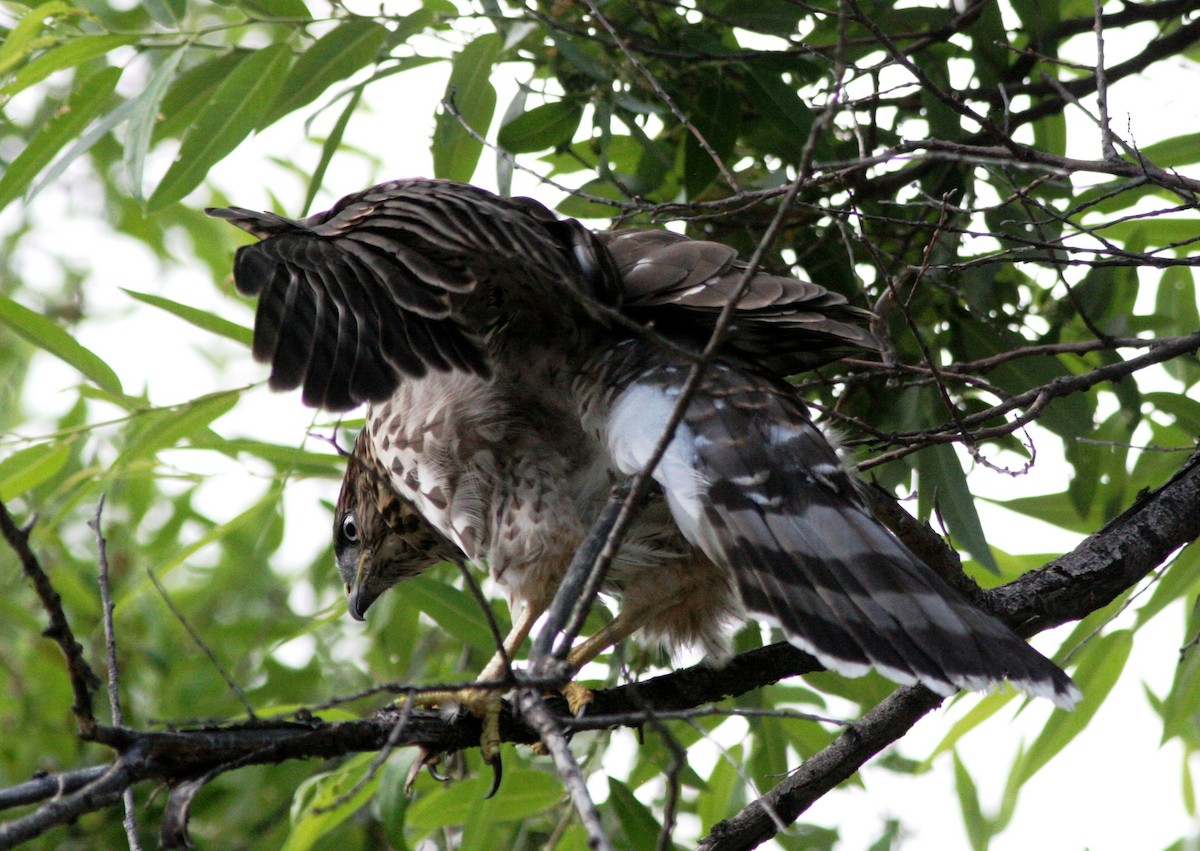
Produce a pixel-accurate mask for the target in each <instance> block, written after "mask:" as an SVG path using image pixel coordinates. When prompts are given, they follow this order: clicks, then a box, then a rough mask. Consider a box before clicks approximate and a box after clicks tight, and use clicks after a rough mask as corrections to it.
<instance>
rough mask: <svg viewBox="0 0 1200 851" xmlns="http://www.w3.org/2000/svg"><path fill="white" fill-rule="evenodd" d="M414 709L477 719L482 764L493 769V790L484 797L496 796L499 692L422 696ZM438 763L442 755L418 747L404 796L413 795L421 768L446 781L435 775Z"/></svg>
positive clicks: (404, 700)
mask: <svg viewBox="0 0 1200 851" xmlns="http://www.w3.org/2000/svg"><path fill="white" fill-rule="evenodd" d="M407 702H408V698H407V697H406V696H405V697H400V698H397V700H396V703H398V704H403V703H407ZM413 705H414V706H419V707H421V708H423V709H438V708H442V707H447V706H462V707H463V708H465V709H466V710H467V711H468V712H470V713H471V714H472V715H474V716H475V717H476V718H478V719H480V721H481V722H482V724H483V733H482V735H481V736H480V738H479V751H480V753H481V754H482V755H483V759H484V761H485V762H487V763H488V765H490V766H491V767H492V788H491V791H489V792H488V793H487V796H486V797H488V798H490V797H492V796H493V795H495V794H496V791H497V790H498V789H499V788H500V779H501V777H502V776H503V771H504V769H503V765H502V764H501V762H500V710H501V708H502V706H503V703H502V700H501V697H500V692H498V691H496V690H494V689H478V688H465V689H462V690H461V691H434V692H425V693H424V694H419V695H416V696H415V697H414V699H413ZM440 761H441V754H439V753H436V752H434V751H431V750H429V749H428V748H425V747H421V748H420V749H419V751H418V753H417V759H416V761H414V762H413V765H412V767H411V768H410V769H409V771H408V777H407V778H406V779H405V783H404V792H405V794H410V793H411V792H412V786H413V783H414V782H415V781H416V779H417V775H418V774H420V773H421V769H422V768H428V769H429V773H430V774H431V775H433V777H434V778H435V779H437V780H439V781H440V780H445V779H447V778H446V777H444V776H442V775H440V774H439V773H438V771H437V767H438V763H439V762H440Z"/></svg>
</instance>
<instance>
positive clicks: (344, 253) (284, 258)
mask: <svg viewBox="0 0 1200 851" xmlns="http://www.w3.org/2000/svg"><path fill="white" fill-rule="evenodd" d="M208 212H209V214H210V215H214V216H218V217H220V218H224V219H227V220H229V221H231V222H233V223H234V224H236V225H237V226H238V227H241V228H242V229H243V230H246V231H248V232H249V233H252V234H254V235H255V236H258V237H260V239H261V240H262V241H261V242H259V243H257V244H255V245H249V246H245V247H243V248H241V249H239V250H238V255H237V260H236V262H235V265H234V277H235V280H236V282H237V285H238V289H239V290H240V291H241V292H243V293H246V294H247V295H256V296H259V304H258V312H257V315H256V317H255V340H254V355H255V357H256V358H258V359H259V360H263V361H267V362H269V363H270V364H271V367H272V373H271V382H270V383H271V386H272V387H274V388H278V389H284V388H286V389H290V388H293V387H296V386H297V385H303V387H304V401H305V403H306V404H310V405H316V406H320V407H324V408H328V409H331V410H344V409H347V408H351V407H353V406H355V405H357V404H360V403H362V402H365V401H371V402H377V401H382V400H383V399H386V398H387V397H388V396H390V395H391V393H392V392H393V391H394V390H395V388H396V386H397V385H398V383H399V382H400V381H401V380H402V378H403V377H404V376H411V377H420V376H422V375H424V374H425V372H426V371H427V370H428V369H436V370H448V369H462V370H467V371H470V372H473V373H476V374H479V375H488V374H490V368H491V365H490V363H489V361H488V355H487V354H485V346H484V343H485V340H484V338H485V337H486V335H487V334H488V332H489V329H492V328H496V327H506V326H510V325H511V326H513V327H530V328H536V325H537V324H538V323H539V322H541V321H544V319H545V316H544V312H545V309H546V305H548V304H552V305H555V310H556V314H555V316H556V321H558V322H559V323H560V325H564V326H567V327H569V326H570V324H571V323H572V322H578V321H596V322H604V321H605V318H604V312H603V311H602V310H597V309H596V308H595V304H596V302H599V303H601V304H604V305H609V306H616V305H617V304H618V303H619V300H620V286H619V281H618V278H617V276H616V272H615V269H614V268H613V266H612V264H611V261H610V260H609V258H608V255H607V253H606V252H604V250H603V249H602V248H600V247H599V246H598V245H597V244H596V238H595V237H594V236H593V235H592V233H591V232H590V231H588V230H586V229H585V228H583V227H582V226H581V225H579V224H578V223H577V222H574V221H559V220H558V219H555V218H554V217H553V215H552V214H550V213H549V211H547V210H546V209H545V208H544V207H540V206H539V205H536V204H534V203H533V202H530V201H527V200H522V201H510V200H505V199H502V198H499V197H497V196H495V195H493V194H491V193H489V192H485V191H483V190H480V189H476V188H475V187H472V186H467V185H465V184H458V183H450V182H448V181H432V180H404V181H392V182H390V183H384V184H380V185H379V186H374V187H371V188H370V189H367V190H365V191H363V192H360V193H357V194H355V195H351V196H347V197H346V198H343V199H342V200H341V201H339V202H338V203H337V204H335V205H334V207H333V208H332V209H330V210H328V211H327V212H324V213H319V214H317V215H315V216H310V217H309V218H307V219H303V220H300V221H293V220H290V219H285V218H283V217H281V216H278V215H275V214H273V213H254V212H251V211H249V210H245V209H242V208H238V207H233V208H229V209H221V210H209V211H208ZM489 288H490V289H489ZM564 296H565V298H564ZM593 300H594V301H593ZM498 305H499V306H500V307H498ZM500 309H502V310H503V311H506V314H505V315H496V313H497V310H500ZM585 315H586V316H587V318H585Z"/></svg>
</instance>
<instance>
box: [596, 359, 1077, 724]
mask: <svg viewBox="0 0 1200 851" xmlns="http://www.w3.org/2000/svg"><path fill="white" fill-rule="evenodd" d="M628 348H629V347H626V349H628ZM623 357H624V359H625V364H624V366H623V367H620V368H622V369H624V370H625V373H624V380H623V381H621V382H620V386H623V388H624V389H623V390H622V391H620V393H619V395H617V397H616V399H615V402H614V404H613V406H612V410H611V414H610V416H609V419H608V423H607V434H608V442H609V447H610V449H611V451H612V453H613V458H614V462H615V463H616V466H618V468H620V469H621V470H622V471H624V472H633V471H635V470H637V469H640V467H641V466H642V464H643V463H644V462H645V460H646V459H647V458H648V457H649V455H650V450H651V449H652V447H653V446H654V444H655V442H656V441H657V439H658V435H659V434H660V433H661V430H662V427H663V425H664V424H665V422H666V420H667V417H668V415H669V414H670V411H671V409H672V408H673V406H674V400H675V398H676V396H677V395H678V391H679V388H680V386H681V384H682V381H683V378H684V376H685V375H686V373H687V370H686V369H685V368H684V367H683V365H682V364H664V363H663V359H664V358H665V356H663V355H656V353H654V352H647V351H645V350H643V351H642V352H641V353H640V355H636V356H635V355H632V354H630V353H629V352H628V351H626V352H624V353H623ZM656 358H657V360H658V362H659V365H658V366H652V367H650V368H647V367H646V362H647V360H650V361H651V362H653V361H654V360H655V359H656ZM639 364H640V366H638V365H639ZM615 379H616V377H615V376H613V375H612V374H611V373H610V380H615ZM654 477H655V479H656V480H657V481H658V482H659V484H661V485H662V487H663V490H664V492H665V493H666V496H667V501H668V504H669V505H670V506H671V511H672V514H673V516H674V517H675V520H676V522H677V523H678V524H679V526H680V529H681V531H682V532H683V533H684V536H685V537H687V538H688V539H689V540H690V541H692V542H693V543H694V544H696V545H697V546H699V547H700V548H701V549H702V550H703V551H704V552H705V554H706V555H708V556H709V558H711V559H713V561H714V562H716V563H717V564H720V565H723V566H725V567H726V568H728V569H729V570H730V571H732V572H733V574H734V576H735V578H736V581H737V584H738V587H739V589H740V591H741V595H742V599H743V602H744V604H745V606H746V608H747V609H748V610H749V611H751V612H753V613H755V614H756V615H758V616H760V617H763V618H765V619H767V620H768V621H770V622H772V623H774V624H775V625H777V626H779V627H780V628H781V629H782V630H783V632H784V634H785V635H787V637H788V639H789V641H791V642H792V643H793V644H795V645H796V646H798V647H800V648H801V649H803V650H806V651H808V652H810V653H812V654H813V655H814V656H816V657H817V658H818V659H819V660H820V661H821V662H822V663H823V664H825V665H826V666H828V667H831V668H834V669H836V670H839V671H842V672H844V673H846V674H850V675H856V674H861V673H864V672H865V671H866V670H867V669H868V668H871V667H874V668H876V669H878V670H879V671H880V672H881V673H883V674H885V675H886V676H888V677H890V678H891V679H894V680H896V681H898V682H901V683H913V682H920V683H923V684H924V685H926V686H928V687H929V688H932V689H933V690H935V691H938V692H940V693H942V694H949V693H951V692H953V691H954V690H955V689H958V688H969V689H979V688H984V687H987V686H988V685H990V684H993V683H996V682H999V681H1001V680H1005V679H1008V680H1011V681H1012V682H1013V683H1014V684H1015V685H1016V686H1017V687H1019V688H1021V689H1022V690H1024V691H1027V692H1029V693H1031V694H1036V695H1042V696H1046V697H1049V698H1051V699H1052V700H1054V702H1055V703H1058V704H1059V705H1062V706H1069V705H1072V704H1073V703H1074V702H1075V701H1076V700H1077V699H1078V690H1077V689H1076V688H1075V685H1074V684H1073V683H1072V682H1071V680H1070V678H1068V677H1067V675H1066V674H1064V673H1063V672H1062V671H1061V670H1059V669H1058V667H1056V666H1055V665H1054V664H1053V663H1052V662H1050V661H1049V660H1047V659H1046V658H1045V657H1043V656H1041V655H1040V654H1039V653H1037V652H1036V651H1035V650H1033V649H1032V648H1031V647H1029V645H1028V644H1026V643H1025V642H1024V641H1022V640H1021V639H1020V638H1018V637H1017V636H1016V635H1015V634H1014V633H1013V632H1012V631H1011V630H1009V629H1008V628H1007V627H1005V626H1003V625H1002V624H1001V623H1000V622H999V621H997V620H996V619H994V618H992V617H991V616H989V615H987V614H986V613H984V612H982V611H980V610H979V609H977V608H976V607H975V606H973V605H971V604H970V603H969V602H968V601H967V600H965V599H964V598H963V597H961V596H960V595H959V594H958V593H957V592H956V591H954V590H953V589H952V588H951V587H950V586H949V585H948V584H946V582H944V581H943V580H942V579H941V578H939V577H938V576H937V575H936V574H935V573H933V571H931V570H930V569H929V568H928V567H927V566H926V565H924V564H923V563H921V562H920V561H919V560H918V559H917V558H916V557H915V556H914V555H912V553H910V552H909V551H908V549H907V548H905V547H904V545H903V544H902V543H900V541H899V540H897V539H896V538H895V537H894V536H892V535H891V534H890V533H889V532H888V531H887V530H886V529H884V528H883V527H882V526H881V525H880V524H879V523H878V522H877V521H876V520H875V519H874V518H873V517H872V516H871V515H870V513H869V512H868V510H867V508H866V507H865V505H864V504H863V502H862V500H861V499H860V498H859V496H858V493H857V491H856V490H855V488H854V485H853V483H852V481H851V480H850V478H849V476H848V475H847V474H846V472H845V471H844V470H843V468H842V466H841V464H840V463H839V461H838V459H837V456H836V454H835V453H834V451H833V449H832V448H831V447H830V446H829V444H828V443H827V442H826V440H825V439H824V437H823V436H822V435H821V433H820V432H819V431H818V430H817V429H816V427H815V426H813V425H812V423H811V422H809V420H808V417H807V414H806V412H805V411H804V409H803V407H802V406H801V404H800V403H799V401H798V400H797V399H796V398H795V396H794V394H792V393H791V392H790V390H789V389H788V388H787V387H786V386H785V385H781V384H777V383H776V382H775V381H774V380H772V379H768V378H766V377H763V376H760V375H759V374H757V373H754V372H752V371H749V370H747V369H743V368H741V367H738V366H737V365H735V364H729V363H724V364H721V363H718V364H716V365H714V366H713V367H712V369H711V370H710V371H709V373H708V375H707V376H706V378H705V379H704V381H703V382H702V384H701V387H700V390H699V392H698V393H697V394H696V399H695V401H693V402H692V403H691V405H690V406H689V408H688V411H687V414H686V416H685V417H684V420H683V422H682V423H681V425H680V426H679V429H678V430H677V431H676V434H675V437H674V439H673V441H672V443H671V445H670V448H669V449H668V451H667V453H666V455H665V456H664V458H663V460H662V462H661V463H660V464H659V466H658V468H657V469H656V470H655V474H654Z"/></svg>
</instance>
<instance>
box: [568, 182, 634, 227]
mask: <svg viewBox="0 0 1200 851" xmlns="http://www.w3.org/2000/svg"><path fill="white" fill-rule="evenodd" d="M579 191H580V192H581V193H586V194H587V195H591V196H592V197H595V198H611V199H612V200H613V201H614V202H620V201H624V200H625V196H624V194H623V193H622V192H621V190H620V189H619V188H617V187H616V186H614V185H613V184H612V183H610V182H609V181H607V180H590V181H588V182H587V183H585V184H583V186H581V187H580V188H579ZM555 209H556V210H557V211H558V212H560V213H562V214H563V215H564V216H574V217H575V218H579V219H611V218H612V217H613V215H614V214H615V212H616V210H617V209H618V204H617V203H613V204H611V205H609V204H602V203H600V202H599V201H593V200H591V198H583V197H580V196H579V195H569V196H567V197H566V198H564V199H563V200H562V202H561V203H560V204H559V205H558V206H557V207H556V208H555Z"/></svg>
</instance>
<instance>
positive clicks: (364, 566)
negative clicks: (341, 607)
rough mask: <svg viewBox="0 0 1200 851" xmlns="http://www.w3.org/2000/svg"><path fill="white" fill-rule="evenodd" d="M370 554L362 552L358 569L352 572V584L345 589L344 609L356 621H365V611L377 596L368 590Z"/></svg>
mask: <svg viewBox="0 0 1200 851" xmlns="http://www.w3.org/2000/svg"><path fill="white" fill-rule="evenodd" d="M370 580H371V554H370V553H369V552H365V551H364V552H363V553H362V554H361V555H360V556H359V557H358V568H357V569H356V570H355V571H354V582H353V583H352V584H351V585H350V587H349V588H348V589H346V607H347V608H348V609H349V610H350V617H352V618H354V619H355V620H356V621H362V620H366V614H367V609H369V608H370V607H371V604H372V603H374V602H375V598H376V597H378V596H379V595H378V594H376V593H374V592H373V591H372V590H371V589H370Z"/></svg>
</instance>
